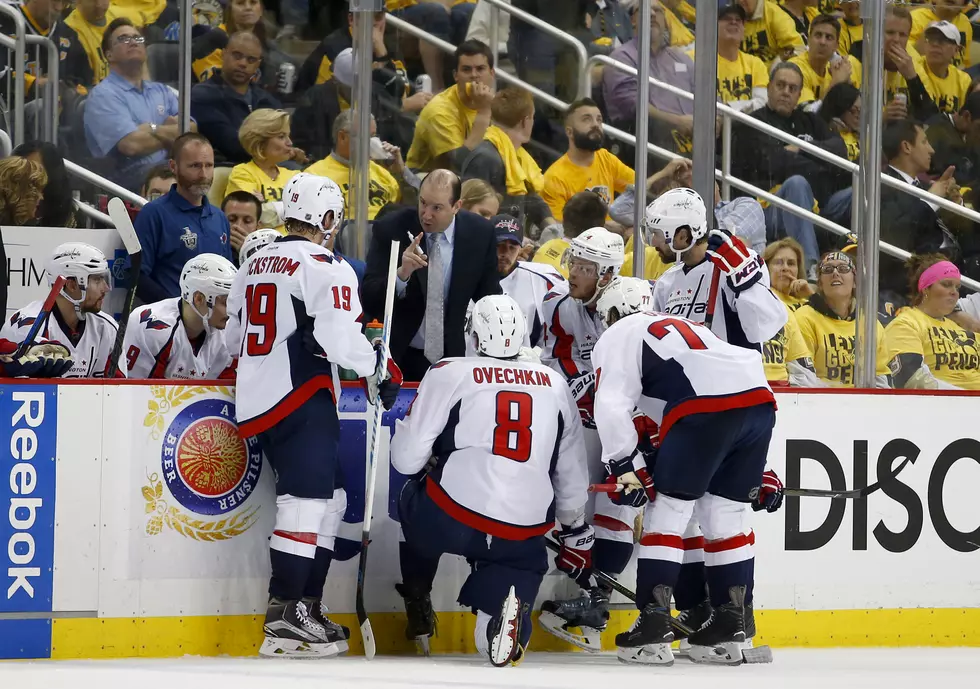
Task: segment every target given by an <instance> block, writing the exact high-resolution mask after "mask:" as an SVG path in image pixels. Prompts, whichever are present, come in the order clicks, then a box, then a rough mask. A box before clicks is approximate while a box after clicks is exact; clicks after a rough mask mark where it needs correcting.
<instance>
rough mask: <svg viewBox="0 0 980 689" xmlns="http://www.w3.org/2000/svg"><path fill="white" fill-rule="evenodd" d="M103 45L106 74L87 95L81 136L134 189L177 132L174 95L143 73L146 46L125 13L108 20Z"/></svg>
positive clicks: (161, 159)
mask: <svg viewBox="0 0 980 689" xmlns="http://www.w3.org/2000/svg"><path fill="white" fill-rule="evenodd" d="M102 51H103V53H104V54H105V56H106V60H107V61H108V63H109V75H108V76H107V77H106V78H105V79H103V80H102V81H101V82H99V84H98V86H96V87H95V88H94V89H92V92H91V93H90V94H89V97H88V99H87V100H86V101H85V117H84V121H85V140H86V142H87V143H88V148H89V150H90V151H91V152H92V155H93V156H96V157H98V158H108V159H109V160H110V161H112V162H113V163H114V164H113V170H112V172H111V173H110V175H109V176H110V178H111V179H112V180H113V181H115V182H117V183H118V184H121V185H122V186H124V187H126V188H127V189H132V190H134V191H135V190H137V189H139V185H140V183H141V182H142V181H143V179H144V177H146V173H147V171H148V170H149V169H150V168H152V167H153V166H154V165H159V164H160V163H163V162H165V161H166V160H167V151H169V150H170V147H171V146H172V145H173V143H174V140H175V139H176V138H177V137H178V136H179V135H180V127H179V125H178V122H177V113H178V106H177V97H176V96H175V95H174V93H173V91H172V90H171V89H170V88H169V87H168V86H166V85H165V84H160V83H158V82H155V81H147V80H144V79H143V71H144V68H145V66H146V46H145V42H144V39H143V36H142V34H140V32H139V29H137V28H136V27H135V26H133V22H131V21H130V20H129V19H126V18H125V17H120V18H118V19H114V20H113V21H112V22H110V23H109V26H107V27H106V30H105V33H104V34H103V35H102ZM191 129H192V130H193V131H197V125H195V124H194V123H191Z"/></svg>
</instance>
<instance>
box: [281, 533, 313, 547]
mask: <svg viewBox="0 0 980 689" xmlns="http://www.w3.org/2000/svg"><path fill="white" fill-rule="evenodd" d="M272 535H274V536H279V538H288V539H289V540H290V541H296V542H297V543H308V544H309V545H316V534H315V533H299V532H297V531H278V530H276V531H273V532H272Z"/></svg>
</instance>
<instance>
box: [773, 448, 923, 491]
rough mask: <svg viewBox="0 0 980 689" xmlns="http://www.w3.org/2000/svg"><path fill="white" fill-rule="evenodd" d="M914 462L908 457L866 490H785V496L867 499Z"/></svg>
mask: <svg viewBox="0 0 980 689" xmlns="http://www.w3.org/2000/svg"><path fill="white" fill-rule="evenodd" d="M911 461H912V459H911V458H910V457H906V458H905V459H904V460H902V463H901V464H899V465H898V468H896V469H894V470H893V471H892V472H891V473H890V474H888V476H885V477H884V478H883V479H881V480H879V481H876V482H875V483H872V484H871V485H870V486H867V487H866V488H855V489H853V490H825V489H820V488H784V489H783V494H784V495H788V496H791V497H796V498H831V499H841V500H860V499H862V498H866V497H868V496H869V495H871V494H872V493H875V492H877V491H878V490H881V487H882V485H883V484H886V483H890V482H891V481H893V480H895V479H896V478H897V477H898V475H899V474H900V473H902V470H903V469H904V468H905V467H906V466H907V465H908V464H909V463H910V462H911Z"/></svg>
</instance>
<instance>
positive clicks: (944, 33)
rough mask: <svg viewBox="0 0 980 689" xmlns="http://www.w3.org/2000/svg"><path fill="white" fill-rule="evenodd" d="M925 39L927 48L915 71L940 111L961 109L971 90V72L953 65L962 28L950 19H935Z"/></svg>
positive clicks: (927, 29)
mask: <svg viewBox="0 0 980 689" xmlns="http://www.w3.org/2000/svg"><path fill="white" fill-rule="evenodd" d="M923 39H924V40H925V52H923V59H922V61H921V62H919V63H917V64H916V72H918V74H919V78H921V79H922V83H923V84H924V85H925V87H926V92H927V93H928V94H929V97H930V98H931V99H932V102H933V103H935V104H936V107H937V108H938V109H939V111H940V112H944V113H949V114H952V113H955V112H958V111H959V109H960V108H961V107H962V106H963V104H964V103H965V102H966V97H967V94H968V93H969V90H970V76H969V75H968V74H967V73H966V72H964V71H963V70H961V69H960V68H959V67H956V66H954V64H955V63H954V60H955V58H956V56H957V54H958V53H959V50H960V47H961V46H960V31H959V29H957V28H956V27H955V26H954V25H953V24H952V23H951V22H948V21H938V22H932V23H931V24H929V26H928V27H927V28H926V30H925V32H924V34H923Z"/></svg>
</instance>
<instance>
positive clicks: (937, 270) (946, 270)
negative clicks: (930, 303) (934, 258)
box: [919, 261, 960, 292]
mask: <svg viewBox="0 0 980 689" xmlns="http://www.w3.org/2000/svg"><path fill="white" fill-rule="evenodd" d="M947 278H956V279H957V280H958V279H959V278H960V269H959V268H957V267H956V266H954V265H953V264H952V263H950V262H949V261H940V262H939V263H933V264H932V265H931V266H929V267H928V268H926V269H925V270H924V271H923V272H922V275H920V276H919V291H920V292H925V291H926V290H927V289H929V288H930V287H932V286H933V285H934V284H936V283H937V282H939V281H940V280H946V279H947Z"/></svg>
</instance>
